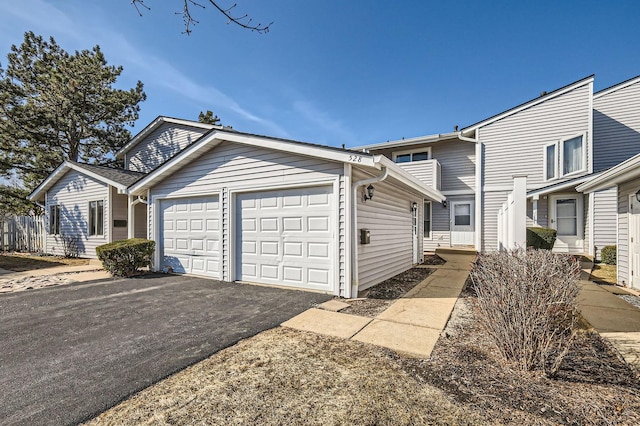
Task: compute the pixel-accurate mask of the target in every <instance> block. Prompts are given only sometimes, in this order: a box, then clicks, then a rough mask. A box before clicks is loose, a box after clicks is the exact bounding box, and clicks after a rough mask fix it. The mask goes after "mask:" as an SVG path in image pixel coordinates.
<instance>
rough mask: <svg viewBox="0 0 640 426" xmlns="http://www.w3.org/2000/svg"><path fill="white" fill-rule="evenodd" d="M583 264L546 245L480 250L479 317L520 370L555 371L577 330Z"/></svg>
mask: <svg viewBox="0 0 640 426" xmlns="http://www.w3.org/2000/svg"><path fill="white" fill-rule="evenodd" d="M579 276H580V265H579V263H578V261H577V260H576V259H574V258H573V257H571V256H568V255H562V254H554V253H551V252H550V251H547V250H526V251H525V250H514V251H511V252H493V253H486V254H481V255H479V257H478V260H477V261H476V263H475V265H474V268H473V270H472V271H471V280H472V283H473V288H474V290H475V292H476V294H477V296H478V297H477V301H476V303H475V305H474V309H475V311H476V314H477V317H478V321H479V323H480V324H481V325H482V327H483V328H484V329H485V330H486V331H487V333H488V335H489V337H490V339H491V340H492V341H493V343H494V344H495V345H496V346H497V348H498V351H499V352H500V354H501V355H502V356H503V357H504V358H505V359H506V360H507V361H508V362H512V363H515V365H516V366H517V367H518V369H520V370H524V371H528V370H542V371H544V372H545V373H546V374H547V375H549V376H551V375H554V374H555V373H556V371H557V369H558V368H559V366H560V363H561V362H562V359H563V358H564V356H565V355H566V354H567V351H568V350H569V346H570V344H571V342H572V340H573V338H574V337H575V333H576V330H577V321H578V314H577V311H576V297H577V295H578V285H577V282H578V279H579Z"/></svg>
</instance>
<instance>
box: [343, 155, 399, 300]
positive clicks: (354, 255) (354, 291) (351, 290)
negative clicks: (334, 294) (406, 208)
mask: <svg viewBox="0 0 640 426" xmlns="http://www.w3.org/2000/svg"><path fill="white" fill-rule="evenodd" d="M381 170H382V173H381V174H380V175H378V176H374V177H372V178H368V179H363V180H359V181H356V182H353V183H352V184H351V191H352V194H351V196H352V198H351V206H352V207H351V224H352V225H353V227H352V229H353V232H352V233H351V285H350V286H349V287H348V288H347V289H346V290H347V294H345V297H346V298H347V299H349V298H351V297H352V296H353V295H356V296H357V295H358V287H359V283H358V215H357V207H358V188H359V187H360V186H363V185H369V184H371V183H376V182H382V181H383V180H385V179H386V178H387V177H389V169H388V168H387V167H385V166H382V169H381Z"/></svg>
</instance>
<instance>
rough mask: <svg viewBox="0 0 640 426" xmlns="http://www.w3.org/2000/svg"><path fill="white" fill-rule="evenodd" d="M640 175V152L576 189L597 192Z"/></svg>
mask: <svg viewBox="0 0 640 426" xmlns="http://www.w3.org/2000/svg"><path fill="white" fill-rule="evenodd" d="M638 177H640V154H638V155H635V156H633V157H631V158H629V159H628V160H625V161H623V162H622V163H620V164H618V165H617V166H613V167H612V168H610V169H609V170H607V171H605V172H603V173H602V174H600V175H598V176H596V177H594V178H593V179H590V180H588V181H587V182H585V183H583V184H582V185H579V186H578V187H577V188H576V189H577V190H579V191H580V192H586V193H590V192H595V191H600V190H602V189H607V188H611V187H612V186H615V185H618V184H620V183H622V182H625V181H628V180H631V179H635V178H638Z"/></svg>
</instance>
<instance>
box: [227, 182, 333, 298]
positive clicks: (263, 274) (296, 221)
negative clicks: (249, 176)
mask: <svg viewBox="0 0 640 426" xmlns="http://www.w3.org/2000/svg"><path fill="white" fill-rule="evenodd" d="M331 193H332V188H331V187H314V188H304V189H302V188H301V189H295V190H282V191H269V192H256V193H250V194H240V195H238V197H237V199H236V209H237V210H236V216H237V218H238V219H237V220H236V223H237V224H238V225H239V226H238V230H237V238H238V242H237V246H236V247H237V259H236V261H237V267H236V270H237V271H238V272H237V279H239V280H243V281H251V282H258V283H265V284H276V285H289V286H293V287H298V288H309V289H316V290H324V291H333V290H334V284H335V283H334V282H333V281H335V279H334V278H333V276H334V275H335V274H333V272H332V271H333V268H334V266H333V262H332V260H333V259H332V248H333V247H334V244H335V243H334V241H333V240H334V231H333V229H332V226H333V223H334V220H333V210H332V209H331V200H332V197H331ZM251 200H254V201H255V202H251ZM245 206H248V208H245ZM253 206H258V207H256V208H254V207H253ZM263 206H265V207H263ZM256 225H257V226H256ZM256 228H257V229H256Z"/></svg>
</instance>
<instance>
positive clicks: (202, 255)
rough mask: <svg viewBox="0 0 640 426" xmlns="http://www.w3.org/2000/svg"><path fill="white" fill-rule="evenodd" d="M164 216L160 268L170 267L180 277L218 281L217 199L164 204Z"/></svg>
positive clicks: (218, 233)
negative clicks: (185, 275)
mask: <svg viewBox="0 0 640 426" xmlns="http://www.w3.org/2000/svg"><path fill="white" fill-rule="evenodd" d="M161 214H162V216H163V217H162V223H163V227H162V234H163V235H162V238H161V241H162V243H163V244H162V265H161V266H162V267H168V266H170V267H171V268H172V269H173V271H174V272H177V273H191V274H197V275H207V276H212V277H215V278H219V277H220V273H219V269H220V268H219V263H220V254H219V253H220V243H219V241H220V231H219V228H220V226H219V223H220V218H219V215H220V210H219V203H218V197H217V196H213V197H204V198H203V197H199V198H191V199H179V200H162V201H161ZM205 228H206V229H205Z"/></svg>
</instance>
